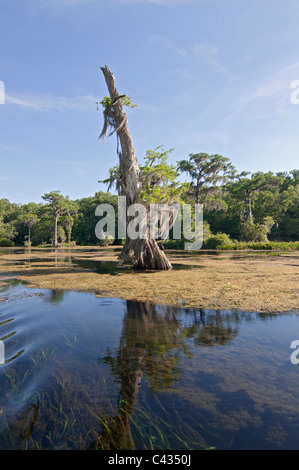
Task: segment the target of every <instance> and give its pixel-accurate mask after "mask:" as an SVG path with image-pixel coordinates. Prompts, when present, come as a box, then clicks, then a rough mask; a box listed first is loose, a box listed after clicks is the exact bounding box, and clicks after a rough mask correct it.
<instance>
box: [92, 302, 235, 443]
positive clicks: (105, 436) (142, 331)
mask: <svg viewBox="0 0 299 470" xmlns="http://www.w3.org/2000/svg"><path fill="white" fill-rule="evenodd" d="M180 311H181V309H180V308H178V307H173V306H163V307H161V306H158V305H156V304H150V303H138V302H133V301H127V311H126V313H125V317H124V319H123V328H122V334H121V338H120V346H119V348H118V351H117V354H115V355H113V354H112V353H111V351H109V350H108V351H107V355H106V357H105V358H104V362H105V363H106V364H109V365H110V368H111V373H112V375H113V376H114V377H116V379H117V381H118V382H119V384H120V391H119V397H118V403H117V409H116V413H115V415H114V416H109V415H104V416H102V429H101V432H100V433H99V436H98V440H97V442H95V443H94V444H93V445H92V447H97V448H102V449H113V450H117V449H134V448H135V444H134V439H133V436H132V432H131V417H132V413H133V411H134V407H135V405H136V403H137V401H138V393H139V390H140V388H141V382H142V378H143V377H144V378H145V379H146V381H147V385H148V387H149V390H150V391H151V392H152V393H156V392H158V391H162V390H163V391H165V390H167V389H170V388H171V387H173V386H175V383H176V382H177V381H178V380H179V379H180V376H181V372H182V371H181V369H180V364H179V362H180V357H181V355H182V354H183V355H185V356H187V357H189V358H191V348H190V347H189V346H188V343H189V341H190V340H192V339H193V341H194V343H195V344H196V345H200V346H212V345H215V344H221V345H223V344H225V343H227V342H229V341H231V340H233V339H234V337H235V336H236V335H237V334H238V327H237V324H238V322H239V319H238V317H237V316H233V318H232V315H231V312H230V313H229V314H227V315H223V314H222V313H221V312H220V311H216V312H215V311H208V312H206V311H204V310H185V313H188V317H189V318H190V322H188V324H187V325H182V324H181V323H180V321H179V319H178V313H179V312H180ZM231 320H233V323H234V326H232V324H231Z"/></svg>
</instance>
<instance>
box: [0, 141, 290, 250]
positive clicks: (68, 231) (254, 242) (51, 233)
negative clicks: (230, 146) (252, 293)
mask: <svg viewBox="0 0 299 470" xmlns="http://www.w3.org/2000/svg"><path fill="white" fill-rule="evenodd" d="M171 151H172V150H168V151H165V150H164V149H163V148H162V147H158V148H157V149H155V150H149V151H148V152H147V153H146V157H145V159H144V166H141V172H142V181H143V192H142V197H143V201H144V203H146V204H149V203H151V202H155V203H163V202H164V203H165V202H168V203H173V202H179V203H188V204H193V205H194V204H195V203H196V202H197V203H201V204H203V208H204V211H203V214H204V245H203V248H207V249H215V248H222V249H227V248H230V249H241V248H263V247H265V248H269V247H275V246H280V247H281V246H282V242H283V243H284V244H285V246H286V247H287V246H292V247H295V248H298V246H297V245H299V243H291V244H290V243H287V242H298V240H299V170H293V171H290V172H280V173H275V174H274V173H272V172H267V173H264V172H257V173H253V174H250V173H244V172H243V173H241V174H238V173H237V171H236V169H235V168H234V166H233V165H232V163H231V162H230V160H229V159H228V158H226V157H223V156H221V155H208V154H205V153H199V154H190V155H189V159H187V160H181V161H179V162H177V163H176V164H169V155H170V153H171ZM118 178H119V170H118V166H115V167H113V168H111V169H110V175H109V177H108V178H107V179H106V180H103V181H102V182H104V183H106V184H107V185H108V192H103V191H98V192H96V193H95V194H94V195H93V196H90V197H87V198H82V199H77V200H71V199H70V198H69V197H68V196H64V195H63V194H61V192H60V191H58V190H55V191H52V192H50V193H46V194H44V195H42V196H41V198H42V202H40V203H36V202H30V203H28V204H16V203H12V202H10V201H9V200H7V199H5V198H2V199H0V246H22V245H27V246H28V245H32V246H47V245H51V246H52V245H54V246H58V245H65V246H67V245H81V246H82V245H105V244H111V243H114V244H120V243H122V241H121V240H117V239H115V240H108V239H107V240H99V239H97V237H96V234H95V226H96V223H97V222H98V220H99V218H98V217H96V215H95V210H96V207H97V206H98V205H99V204H103V203H109V204H112V205H113V206H114V207H115V210H116V213H117V203H118V200H117V195H116V194H114V193H113V192H110V190H111V188H112V187H113V186H115V187H116V189H117V182H118ZM116 221H117V218H116ZM116 233H117V230H116ZM182 243H183V242H182V241H179V240H172V239H171V237H170V239H169V240H167V241H165V243H164V246H165V247H166V248H182V246H183V245H182Z"/></svg>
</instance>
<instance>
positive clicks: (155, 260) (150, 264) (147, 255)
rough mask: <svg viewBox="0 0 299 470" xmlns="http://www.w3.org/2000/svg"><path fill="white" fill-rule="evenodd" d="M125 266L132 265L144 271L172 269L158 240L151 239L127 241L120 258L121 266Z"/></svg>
mask: <svg viewBox="0 0 299 470" xmlns="http://www.w3.org/2000/svg"><path fill="white" fill-rule="evenodd" d="M123 264H130V265H131V266H132V267H133V269H136V270H142V271H148V270H150V271H156V270H157V271H158V270H159V271H161V270H168V269H172V265H171V263H170V262H169V261H168V259H167V256H166V254H165V253H164V251H162V250H161V249H160V248H159V245H158V243H157V242H156V240H151V239H145V240H144V239H137V240H131V239H127V240H126V242H125V244H124V247H123V250H122V253H121V255H120V258H119V265H123Z"/></svg>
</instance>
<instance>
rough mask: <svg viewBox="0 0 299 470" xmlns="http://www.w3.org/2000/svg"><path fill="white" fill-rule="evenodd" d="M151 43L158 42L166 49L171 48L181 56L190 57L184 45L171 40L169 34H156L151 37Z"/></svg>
mask: <svg viewBox="0 0 299 470" xmlns="http://www.w3.org/2000/svg"><path fill="white" fill-rule="evenodd" d="M148 42H149V44H158V45H159V46H161V47H164V48H165V49H169V50H171V51H172V52H174V53H175V54H177V55H178V56H181V57H188V55H189V53H188V51H187V50H186V49H184V48H183V47H180V46H178V45H177V44H175V43H174V42H173V41H171V40H170V39H169V38H168V37H167V36H165V35H163V34H155V35H154V36H152V37H151V38H150V39H149V41H148Z"/></svg>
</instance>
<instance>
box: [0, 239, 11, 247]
mask: <svg viewBox="0 0 299 470" xmlns="http://www.w3.org/2000/svg"><path fill="white" fill-rule="evenodd" d="M0 246H14V242H12V241H11V240H10V239H9V238H0Z"/></svg>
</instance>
